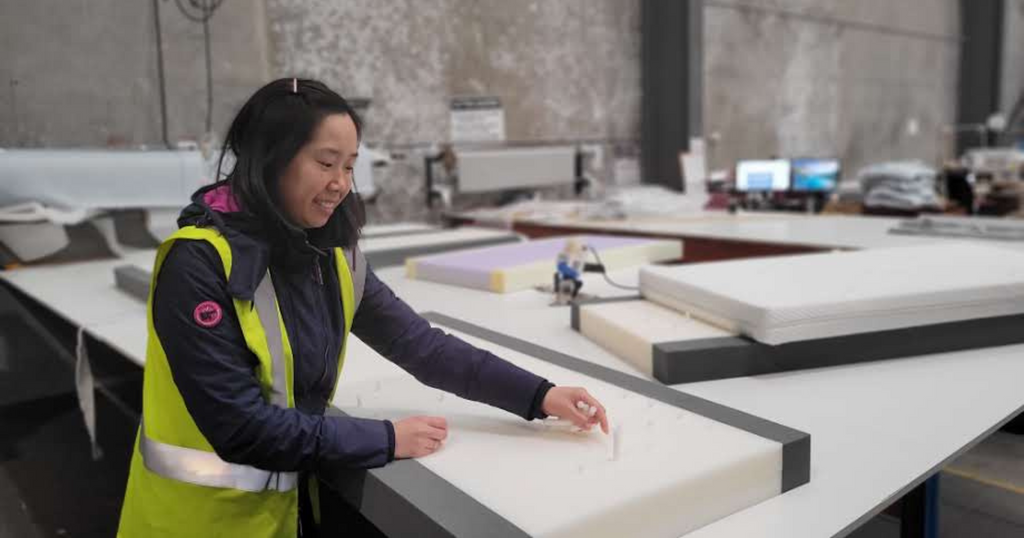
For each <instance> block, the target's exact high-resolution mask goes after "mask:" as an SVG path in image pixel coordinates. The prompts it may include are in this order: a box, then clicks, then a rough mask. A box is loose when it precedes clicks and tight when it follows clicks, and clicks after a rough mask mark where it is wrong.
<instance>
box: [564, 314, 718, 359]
mask: <svg viewBox="0 0 1024 538" xmlns="http://www.w3.org/2000/svg"><path fill="white" fill-rule="evenodd" d="M577 325H578V327H577V329H578V330H579V331H580V332H581V333H582V334H583V335H584V336H586V337H587V338H589V339H591V340H593V341H594V342H595V343H597V344H598V345H600V346H601V347H603V348H605V349H607V350H608V351H611V352H612V353H614V354H615V355H617V356H618V357H620V358H622V359H625V360H626V362H629V363H630V364H632V365H633V366H636V367H637V368H639V369H640V370H641V371H642V372H644V373H646V374H647V375H654V349H655V346H657V345H658V344H661V343H666V342H678V341H680V340H697V339H701V338H721V337H729V336H733V334H732V333H730V332H728V331H726V330H724V329H721V328H718V327H716V326H714V325H710V324H707V323H704V322H702V321H700V320H697V319H694V318H692V317H687V316H683V315H679V313H677V312H675V311H674V310H670V309H668V308H665V307H663V306H661V305H658V304H655V303H652V302H650V301H644V300H641V299H639V298H637V299H634V300H629V301H614V302H606V303H596V304H588V305H585V306H583V307H581V308H579V310H578V322H577Z"/></svg>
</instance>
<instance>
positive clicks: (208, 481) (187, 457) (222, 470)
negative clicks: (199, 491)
mask: <svg viewBox="0 0 1024 538" xmlns="http://www.w3.org/2000/svg"><path fill="white" fill-rule="evenodd" d="M139 453H140V454H141V455H142V462H143V464H145V466H146V468H147V469H149V470H150V471H151V472H154V473H156V474H158V475H160V476H162V477H164V478H170V479H172V480H178V481H180V482H187V483H189V484H195V485H197V486H208V487H211V488H226V489H237V490H241V491H251V492H254V493H256V492H261V491H282V492H284V491H291V490H293V489H295V486H296V485H297V484H298V481H299V478H298V477H299V475H298V473H276V472H271V471H264V470H262V469H257V468H255V467H252V466H249V465H240V464H237V463H228V462H226V461H224V460H222V459H220V457H219V456H217V454H216V453H214V452H206V451H203V450H196V449H194V448H185V447H181V446H174V445H169V444H166V443H161V442H159V441H154V440H152V439H150V438H149V437H146V426H145V424H143V425H142V432H141V435H139Z"/></svg>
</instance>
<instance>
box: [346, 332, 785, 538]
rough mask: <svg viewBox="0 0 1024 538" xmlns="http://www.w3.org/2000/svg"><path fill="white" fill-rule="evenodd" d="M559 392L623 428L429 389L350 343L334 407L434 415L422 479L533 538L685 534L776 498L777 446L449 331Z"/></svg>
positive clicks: (365, 413) (374, 414)
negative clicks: (554, 421) (584, 393)
mask: <svg viewBox="0 0 1024 538" xmlns="http://www.w3.org/2000/svg"><path fill="white" fill-rule="evenodd" d="M452 332H453V333H454V334H456V335H457V336H459V337H461V338H464V339H465V340H467V341H468V342H470V343H472V344H474V345H476V346H479V347H482V348H484V349H487V350H490V351H492V352H494V353H496V354H498V355H499V356H501V357H503V358H505V359H507V360H510V361H512V362H514V363H516V364H518V365H519V366H522V367H524V368H527V369H528V370H530V371H533V372H535V373H537V374H538V375H541V376H544V377H546V378H548V379H549V380H551V381H552V382H554V383H556V384H559V385H581V386H585V387H586V388H587V389H588V390H589V391H590V392H591V393H592V394H593V395H594V396H595V397H597V398H598V399H599V400H600V401H602V403H603V404H604V405H605V406H606V408H607V409H608V412H609V415H610V417H611V419H612V424H613V427H616V428H619V429H620V430H619V431H620V432H621V433H620V436H619V443H618V445H617V447H616V449H617V451H618V459H617V460H610V459H609V450H610V449H609V443H610V441H611V440H610V439H609V438H607V437H606V436H604V435H603V434H601V433H598V432H596V431H595V432H591V433H571V432H568V431H566V430H565V429H564V428H556V427H550V426H547V425H545V424H544V423H542V422H540V421H534V422H526V421H523V420H522V419H521V418H518V417H514V416H512V415H510V414H508V413H506V412H504V411H501V410H498V409H494V408H491V407H488V406H485V405H482V404H478V403H474V402H469V401H466V400H462V399H459V398H457V397H455V396H453V395H450V394H445V393H442V392H440V391H438V390H435V389H432V388H428V387H426V386H423V385H421V384H420V383H418V382H417V381H415V380H414V379H413V378H412V377H410V376H409V375H407V374H405V373H402V372H399V371H395V370H394V367H393V366H391V365H388V364H387V363H386V362H384V359H382V358H380V357H379V356H378V355H377V354H376V353H374V352H372V351H371V350H369V349H368V348H367V347H366V346H365V345H362V344H360V343H358V341H357V340H356V339H353V340H352V341H351V343H350V348H349V354H348V358H347V360H346V367H345V372H344V373H343V375H342V377H341V382H340V385H339V387H338V392H337V395H336V398H335V401H334V403H335V405H337V406H338V407H339V408H341V409H342V410H343V411H345V412H346V413H349V414H352V415H356V416H362V417H369V418H378V419H380V418H387V419H392V420H394V419H400V418H403V417H406V416H411V415H423V414H427V415H438V416H443V417H445V418H446V419H447V420H448V424H449V428H450V430H449V439H448V441H447V442H446V444H445V446H444V447H443V448H442V449H441V450H440V451H439V452H437V453H435V454H433V455H431V456H428V457H425V458H421V459H420V460H418V461H420V462H421V463H422V464H423V465H424V466H425V467H427V468H428V469H429V470H430V471H432V472H434V473H436V474H437V475H439V476H440V477H441V478H443V479H444V480H446V481H447V482H449V483H451V484H452V485H454V486H455V487H457V488H458V489H460V490H462V491H464V492H465V493H467V494H469V495H470V496H472V497H473V498H474V499H476V500H477V501H479V502H481V503H482V504H484V505H485V506H486V507H487V508H489V509H490V510H492V511H494V512H496V513H497V514H499V515H500V516H502V517H503V518H505V519H507V520H509V521H510V522H512V523H513V524H515V525H516V526H518V527H519V528H521V529H523V530H524V531H525V532H526V533H528V534H530V535H532V536H552V537H582V536H586V537H602V536H609V537H611V536H615V537H620V536H653V537H666V538H668V537H672V538H675V537H677V536H681V535H683V534H685V533H687V532H689V531H691V530H693V529H696V528H699V527H701V526H704V525H706V524H708V523H710V522H712V521H715V520H717V519H720V518H722V517H725V516H727V515H729V514H731V513H734V512H736V511H738V510H741V509H743V508H745V507H748V506H751V505H754V504H756V503H758V502H761V501H763V500H765V499H768V498H771V497H773V496H776V495H778V494H779V491H780V480H781V472H782V471H781V469H782V453H781V445H780V444H778V443H776V442H774V441H769V440H767V439H765V438H762V437H759V436H757V435H754V434H751V433H749V432H746V431H744V430H740V429H737V428H734V427H732V426H729V425H726V424H723V423H720V422H717V421H715V420H712V419H710V418H707V417H704V416H701V415H698V414H695V413H693V412H690V411H687V410H684V409H680V408H677V407H674V406H671V405H667V404H664V403H662V402H660V401H656V400H653V399H649V398H647V397H645V396H642V395H639V394H636V393H633V392H630V391H627V390H625V389H622V388H619V387H617V386H615V385H611V384H609V383H605V382H602V381H599V380H596V379H593V378H590V377H587V376H585V375H583V374H580V373H578V372H575V371H572V370H568V369H565V368H561V367H559V366H556V365H554V364H551V363H548V362H546V361H544V360H541V359H538V358H535V357H532V356H529V355H525V354H523V353H519V352H516V351H513V350H511V349H508V348H505V347H502V346H499V345H497V344H494V343H492V342H489V341H486V340H482V339H479V338H474V337H471V336H469V335H467V334H464V333H459V332H457V331H452Z"/></svg>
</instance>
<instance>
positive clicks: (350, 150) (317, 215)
mask: <svg viewBox="0 0 1024 538" xmlns="http://www.w3.org/2000/svg"><path fill="white" fill-rule="evenodd" d="M358 150H359V137H358V135H357V133H356V124H355V123H354V122H353V121H352V118H351V117H349V115H348V114H331V115H329V116H326V117H324V119H323V121H321V122H320V125H319V126H317V128H316V130H315V131H314V132H313V138H312V140H310V141H309V143H308V144H306V145H305V146H303V147H302V149H300V150H299V152H298V153H297V154H295V158H294V159H292V162H291V163H289V164H288V168H286V169H285V171H284V175H283V176H282V177H281V183H280V186H279V190H280V195H281V200H282V202H283V203H284V210H285V213H286V214H287V215H288V218H290V219H291V221H292V222H293V223H294V224H295V225H297V226H301V227H302V228H320V227H321V226H323V225H325V224H327V221H328V219H330V218H331V214H333V213H334V210H335V209H336V208H337V207H338V205H339V204H341V201H342V200H344V199H345V197H346V196H348V193H349V191H351V190H352V168H353V167H354V166H355V163H356V157H358V155H359V154H358Z"/></svg>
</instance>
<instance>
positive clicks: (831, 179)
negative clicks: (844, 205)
mask: <svg viewBox="0 0 1024 538" xmlns="http://www.w3.org/2000/svg"><path fill="white" fill-rule="evenodd" d="M792 162H793V190H794V191H802V192H830V191H832V190H835V188H836V185H837V184H838V183H839V160H838V159H809V158H805V159H793V161H792Z"/></svg>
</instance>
